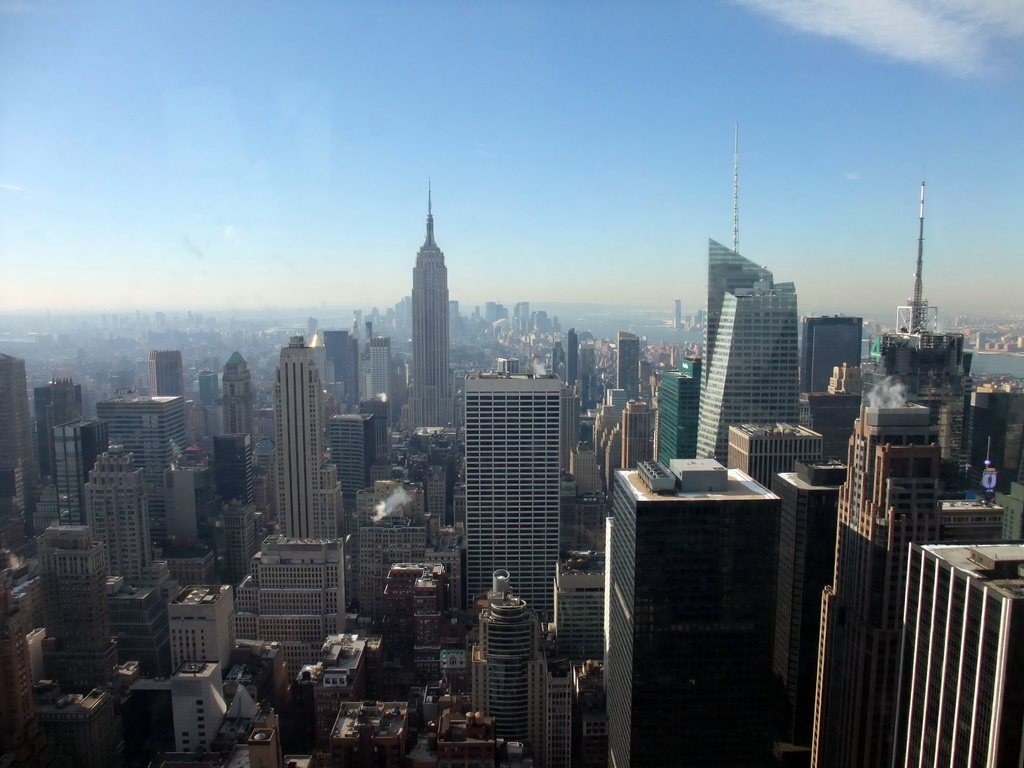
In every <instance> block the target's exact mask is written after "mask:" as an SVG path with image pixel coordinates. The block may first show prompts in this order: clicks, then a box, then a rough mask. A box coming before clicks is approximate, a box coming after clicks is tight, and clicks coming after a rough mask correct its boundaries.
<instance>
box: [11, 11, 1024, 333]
mask: <svg viewBox="0 0 1024 768" xmlns="http://www.w3.org/2000/svg"><path fill="white" fill-rule="evenodd" d="M1022 52H1024V5H1022V4H1021V3H1020V2H1019V1H1018V0H721V2H719V1H717V0H706V1H703V2H669V1H668V0H644V1H643V2H624V1H623V2H601V1H600V0H598V1H597V2H582V1H575V0H564V1H562V2H557V3H551V2H542V1H541V0H515V1H513V0H497V1H495V2H481V1H480V0H473V1H472V2H446V1H445V0H435V1H432V2H393V1H389V0H383V1H382V2H369V0H367V1H366V2H340V1H339V2H314V1H313V0H303V1H302V2H295V3H286V2H244V3H243V2H212V3H211V2H193V1H192V0H180V1H175V2H166V1H161V2H147V0H134V1H132V2H118V3H114V2H103V3H100V2H90V1H89V0H75V2H60V1H59V0H38V1H37V0H0V312H20V311H33V312H34V311H39V310H41V309H47V310H51V311H54V312H61V311H79V310H91V309H103V308H120V309H126V310H127V309H138V308H142V309H157V310H159V309H181V308H187V309H203V308H220V309H222V310H233V311H245V310H248V309H256V308H260V307H276V306H294V307H300V306H324V305H326V306H339V307H347V306H351V307H353V308H357V307H360V308H369V307H371V306H380V307H381V308H384V307H387V306H391V305H392V304H394V303H395V302H397V301H398V300H399V299H401V298H402V297H403V296H405V295H408V294H409V292H410V290H411V284H412V267H413V264H414V262H415V254H416V251H417V249H418V248H419V246H420V245H421V244H422V242H423V237H424V221H425V215H426V207H427V188H428V184H429V185H430V187H431V189H432V196H433V212H434V218H435V232H436V236H437V241H438V243H439V245H440V246H441V248H442V249H443V250H444V251H445V257H446V263H447V265H448V274H449V289H450V294H451V298H452V299H457V300H460V302H461V303H462V305H463V306H464V307H469V306H472V305H473V304H480V303H482V302H484V301H501V302H503V303H505V304H506V305H508V306H511V305H513V304H515V303H516V302H518V301H523V300H525V301H530V302H532V303H534V305H536V306H540V305H542V304H543V302H545V301H551V302H554V301H559V302H574V301H576V302H587V303H602V302H608V303H627V304H645V305H651V306H661V305H671V302H672V300H673V299H677V298H678V299H681V300H682V302H683V305H684V307H687V308H688V309H690V310H691V311H692V310H693V309H696V308H699V307H700V306H702V305H703V303H704V300H705V295H706V270H707V244H708V239H709V238H713V239H715V240H718V241H719V242H722V243H724V244H727V245H730V244H731V243H732V238H733V159H734V156H733V153H734V138H735V131H736V126H737V125H738V126H739V137H740V139H739V143H740V152H739V251H740V253H742V254H743V255H745V256H746V257H747V258H750V259H752V260H753V261H756V262H759V263H761V264H764V265H766V266H768V267H769V268H771V269H772V270H773V272H774V274H775V278H776V280H779V281H793V282H795V283H796V287H797V291H798V294H799V297H800V308H801V311H802V313H804V314H809V313H861V312H869V311H873V310H881V309H883V308H884V309H886V311H888V308H894V307H895V306H896V305H897V304H902V303H905V301H906V300H907V297H908V296H909V294H910V293H911V290H912V287H913V272H914V262H915V258H916V252H917V237H918V205H919V196H920V184H921V181H922V179H923V178H924V179H926V181H927V202H926V210H925V215H926V222H925V267H924V273H923V277H924V284H925V296H926V297H927V298H928V299H929V300H930V301H931V303H932V304H933V305H938V306H939V307H940V311H941V313H942V314H943V315H949V316H952V315H954V314H959V313H964V312H970V311H979V310H984V309H1011V308H1014V307H1019V306H1020V305H1021V299H1020V296H1021V294H1022V288H1024V268H1022V266H1021V262H1022V260H1021V256H1022V250H1024V246H1022V243H1024V215H1022V213H1024V191H1022V189H1024V185H1022V183H1021V182H1022V179H1024V152H1022V146H1024V55H1022Z"/></svg>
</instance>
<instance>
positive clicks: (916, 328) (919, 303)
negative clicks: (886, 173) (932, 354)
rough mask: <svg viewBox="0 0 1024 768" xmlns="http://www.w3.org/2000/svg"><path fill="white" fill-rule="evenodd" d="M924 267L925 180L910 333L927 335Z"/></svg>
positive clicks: (922, 181) (911, 304)
mask: <svg viewBox="0 0 1024 768" xmlns="http://www.w3.org/2000/svg"><path fill="white" fill-rule="evenodd" d="M923 267H924V179H922V180H921V214H920V225H919V230H918V235H917V270H916V271H915V272H914V298H913V299H911V300H910V313H911V314H910V332H911V333H925V332H926V331H927V330H928V329H927V327H926V326H927V324H928V318H927V315H928V306H927V304H926V303H925V300H924V295H923V294H924V284H923V283H922V280H921V274H922V271H923Z"/></svg>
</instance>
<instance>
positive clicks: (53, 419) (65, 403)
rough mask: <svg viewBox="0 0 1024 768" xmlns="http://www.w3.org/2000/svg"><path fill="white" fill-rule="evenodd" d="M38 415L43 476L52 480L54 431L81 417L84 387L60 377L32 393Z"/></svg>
mask: <svg viewBox="0 0 1024 768" xmlns="http://www.w3.org/2000/svg"><path fill="white" fill-rule="evenodd" d="M32 395H33V399H34V401H35V416H36V457H37V461H38V462H39V475H40V477H48V478H52V477H53V473H54V471H55V469H54V463H55V459H54V446H53V428H54V427H56V426H57V425H58V424H67V423H68V422H69V421H75V420H77V419H81V418H82V385H81V384H75V383H73V382H72V381H71V379H66V378H58V379H54V380H53V381H51V382H50V383H49V384H46V385H45V386H42V387H36V388H35V389H33V390H32Z"/></svg>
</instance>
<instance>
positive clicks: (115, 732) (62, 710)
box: [33, 681, 124, 768]
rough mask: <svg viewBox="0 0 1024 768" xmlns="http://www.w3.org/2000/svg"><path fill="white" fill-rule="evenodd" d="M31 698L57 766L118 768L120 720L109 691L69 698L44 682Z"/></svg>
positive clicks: (91, 692)
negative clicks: (54, 755)
mask: <svg viewBox="0 0 1024 768" xmlns="http://www.w3.org/2000/svg"><path fill="white" fill-rule="evenodd" d="M33 696H34V697H35V702H36V719H37V720H38V721H39V726H40V728H42V729H43V732H44V733H45V734H46V738H47V741H49V742H50V743H51V744H52V745H53V747H54V750H55V751H56V752H57V754H58V755H59V758H58V760H60V761H61V762H59V763H58V764H59V765H73V766H76V768H109V767H110V766H112V765H120V764H121V760H122V752H123V750H124V738H123V734H122V729H121V719H120V717H119V716H118V711H117V702H116V701H115V699H114V696H113V695H111V693H110V692H109V691H105V690H101V689H99V688H94V689H92V690H90V691H88V692H86V693H84V694H80V693H70V694H69V693H65V692H63V691H62V690H61V688H60V686H59V685H58V684H56V683H53V682H52V681H43V682H42V683H40V685H39V686H38V687H37V688H36V689H35V691H34V692H33Z"/></svg>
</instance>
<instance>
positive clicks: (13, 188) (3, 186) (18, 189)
mask: <svg viewBox="0 0 1024 768" xmlns="http://www.w3.org/2000/svg"><path fill="white" fill-rule="evenodd" d="M0 189H9V190H11V191H12V192H21V187H16V186H14V185H13V184H0Z"/></svg>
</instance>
